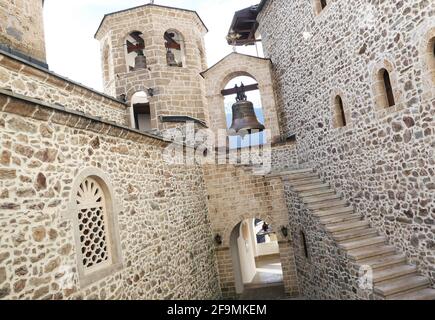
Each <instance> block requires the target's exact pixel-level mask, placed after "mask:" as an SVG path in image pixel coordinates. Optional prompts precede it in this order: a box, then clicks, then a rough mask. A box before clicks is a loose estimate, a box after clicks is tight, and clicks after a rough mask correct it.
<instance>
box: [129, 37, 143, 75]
mask: <svg viewBox="0 0 435 320" xmlns="http://www.w3.org/2000/svg"><path fill="white" fill-rule="evenodd" d="M144 50H145V41H144V39H143V38H142V32H139V31H134V32H132V33H130V34H129V35H128V36H127V38H126V40H125V59H126V64H127V72H131V71H136V70H140V69H144V68H146V59H145V56H144Z"/></svg>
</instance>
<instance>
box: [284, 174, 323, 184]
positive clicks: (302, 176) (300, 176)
mask: <svg viewBox="0 0 435 320" xmlns="http://www.w3.org/2000/svg"><path fill="white" fill-rule="evenodd" d="M287 179H288V181H291V182H292V183H293V182H296V181H298V180H306V179H319V175H318V174H317V173H314V172H312V173H299V174H294V175H290V176H288V177H287Z"/></svg>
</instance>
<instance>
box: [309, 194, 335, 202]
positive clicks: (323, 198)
mask: <svg viewBox="0 0 435 320" xmlns="http://www.w3.org/2000/svg"><path fill="white" fill-rule="evenodd" d="M338 199H340V196H339V195H336V194H330V195H326V196H324V195H322V196H314V197H302V201H303V202H304V203H306V204H312V203H313V204H314V203H319V202H325V201H329V200H338Z"/></svg>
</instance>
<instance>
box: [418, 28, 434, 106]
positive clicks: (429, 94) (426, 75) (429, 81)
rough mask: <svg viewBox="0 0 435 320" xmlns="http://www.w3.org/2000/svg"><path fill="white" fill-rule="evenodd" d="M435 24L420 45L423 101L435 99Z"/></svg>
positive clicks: (428, 29) (428, 30)
mask: <svg viewBox="0 0 435 320" xmlns="http://www.w3.org/2000/svg"><path fill="white" fill-rule="evenodd" d="M434 50H435V22H434V23H432V25H430V26H429V27H428V28H427V31H426V32H425V36H424V37H423V39H422V40H421V43H420V59H421V66H422V74H423V79H422V80H423V100H430V99H432V98H434V97H435V54H434Z"/></svg>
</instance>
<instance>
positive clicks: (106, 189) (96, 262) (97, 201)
mask: <svg viewBox="0 0 435 320" xmlns="http://www.w3.org/2000/svg"><path fill="white" fill-rule="evenodd" d="M107 181H108V177H107V176H106V175H105V173H104V172H102V171H100V170H99V169H96V168H87V169H85V170H83V171H82V172H81V173H80V174H79V175H78V176H77V178H76V180H75V182H74V185H73V187H72V191H71V201H70V203H69V205H68V211H67V214H68V217H70V218H71V219H72V220H73V222H74V236H75V243H76V254H77V270H78V274H79V280H80V285H81V286H82V287H85V286H88V285H90V284H91V283H93V282H96V281H99V280H101V279H103V278H104V277H107V276H109V275H111V274H113V273H114V272H116V271H119V270H120V269H121V268H122V255H121V245H120V239H119V232H118V222H117V213H118V210H119V209H118V204H117V203H116V202H115V201H114V200H115V198H114V196H113V189H112V187H111V185H110V184H109V183H107Z"/></svg>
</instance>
